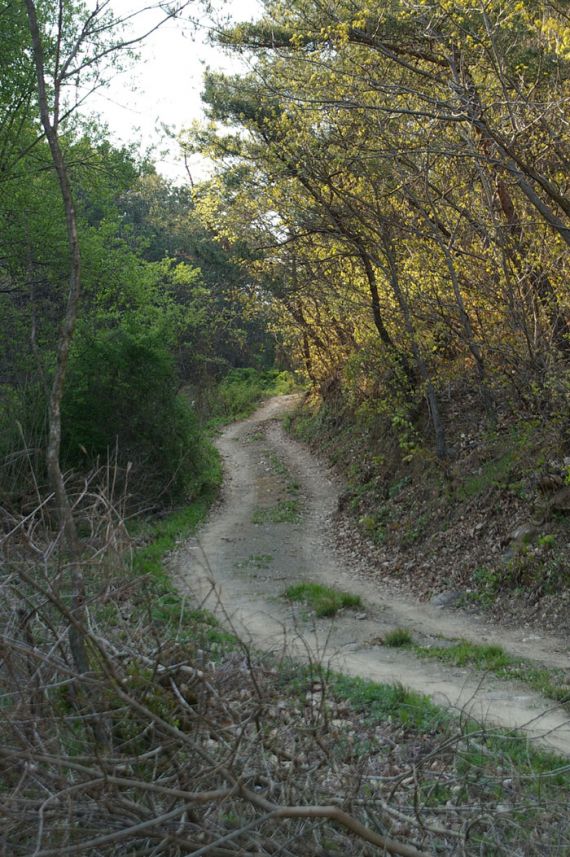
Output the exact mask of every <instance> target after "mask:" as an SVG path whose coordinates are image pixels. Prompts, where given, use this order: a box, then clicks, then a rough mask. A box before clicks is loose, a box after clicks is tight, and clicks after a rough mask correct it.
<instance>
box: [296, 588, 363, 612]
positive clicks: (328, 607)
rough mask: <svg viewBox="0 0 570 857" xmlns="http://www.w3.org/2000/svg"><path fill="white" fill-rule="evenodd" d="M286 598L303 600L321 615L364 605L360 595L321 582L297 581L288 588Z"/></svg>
mask: <svg viewBox="0 0 570 857" xmlns="http://www.w3.org/2000/svg"><path fill="white" fill-rule="evenodd" d="M284 596H285V598H288V599H289V601H302V602H304V603H305V604H307V605H308V606H309V607H310V608H311V610H314V611H315V613H316V615H317V616H319V617H325V616H334V615H335V614H336V613H338V611H339V610H342V608H343V607H362V599H361V598H360V596H359V595H351V593H349V592H341V591H339V590H338V589H332V588H331V587H330V586H323V585H322V584H321V583H296V584H294V585H293V586H290V587H289V589H286V590H285V592H284Z"/></svg>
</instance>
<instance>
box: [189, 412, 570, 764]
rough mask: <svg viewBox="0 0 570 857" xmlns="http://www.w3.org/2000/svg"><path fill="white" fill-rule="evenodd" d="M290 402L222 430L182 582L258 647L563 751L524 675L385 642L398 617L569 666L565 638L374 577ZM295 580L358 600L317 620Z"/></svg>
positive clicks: (566, 733)
mask: <svg viewBox="0 0 570 857" xmlns="http://www.w3.org/2000/svg"><path fill="white" fill-rule="evenodd" d="M295 401H296V397H295V396H283V397H280V398H277V399H271V400H270V401H268V402H266V403H265V404H264V405H262V406H261V407H260V408H259V409H258V410H257V411H256V413H255V414H254V415H253V416H252V417H250V418H249V419H247V420H244V421H243V422H240V423H235V424H233V425H231V426H230V427H229V428H227V429H226V430H225V431H224V432H223V433H222V435H221V436H220V438H219V439H218V441H217V445H218V447H219V449H220V452H221V454H222V457H223V461H224V473H225V482H224V491H223V497H222V501H221V503H220V504H219V505H218V506H217V507H216V509H214V511H213V512H212V514H211V516H210V518H209V520H208V522H207V523H206V524H205V525H204V527H203V528H202V530H201V532H200V534H199V536H198V538H197V539H192V540H190V541H189V542H187V543H185V544H184V545H183V546H181V548H180V550H179V551H178V552H177V554H176V556H175V558H174V561H173V570H174V574H175V579H176V581H177V584H178V585H179V587H180V588H181V589H182V590H183V591H189V592H190V593H191V594H192V596H193V598H195V599H197V600H199V601H201V602H204V606H206V607H207V608H208V609H210V610H212V611H213V612H215V613H217V614H218V615H219V616H220V617H221V618H222V621H223V622H225V623H226V624H228V625H231V626H232V627H233V628H234V629H235V630H236V631H237V632H238V633H239V634H240V635H241V636H242V638H243V639H246V640H248V641H251V642H252V643H253V644H254V645H255V646H256V647H258V648H262V649H264V650H270V651H275V652H279V651H282V650H283V649H284V648H285V647H286V648H287V650H288V652H289V653H290V654H293V655H295V656H299V657H301V658H304V659H306V658H307V657H309V656H310V657H319V658H323V659H324V660H325V661H326V662H327V663H330V664H331V666H332V667H333V668H334V669H336V670H339V671H342V672H345V673H348V674H351V675H359V676H362V677H364V678H368V679H372V680H375V681H381V682H395V681H398V682H401V683H402V684H404V685H405V686H407V687H410V688H412V689H414V690H418V691H421V692H423V693H426V694H428V695H429V696H430V697H431V698H432V699H433V700H434V701H435V702H437V703H439V704H442V705H446V706H448V707H452V708H456V709H458V710H459V709H464V710H467V711H469V713H470V714H471V715H472V716H473V717H476V718H478V719H480V720H481V721H485V722H486V723H489V724H493V725H500V726H508V727H519V728H522V729H524V730H525V732H526V733H527V734H528V736H529V737H531V738H532V739H536V740H540V741H541V742H542V743H544V744H547V745H548V746H549V747H550V748H551V749H554V750H556V751H558V752H561V753H564V754H565V755H568V756H570V719H569V717H568V715H567V714H566V713H565V712H564V711H562V710H561V709H560V708H559V707H557V706H556V705H555V703H552V702H551V701H548V700H545V699H543V698H541V697H540V696H539V695H538V694H536V693H535V692H533V691H531V690H529V688H528V687H526V686H525V685H523V684H520V683H517V682H501V681H499V680H498V679H496V678H494V677H492V676H483V677H482V675H481V673H480V672H476V671H472V670H471V671H470V670H466V669H460V668H457V667H453V666H447V665H445V664H442V663H439V662H437V661H431V660H423V659H421V660H419V659H417V658H415V657H414V656H413V655H412V654H411V653H409V652H406V651H403V650H399V649H390V648H386V647H385V646H382V645H381V642H379V638H381V637H382V635H384V634H385V633H386V632H387V631H389V630H391V629H393V628H395V627H406V628H409V629H410V630H411V631H412V632H413V633H414V636H415V637H416V638H418V637H419V638H422V642H425V641H429V639H430V637H432V638H435V636H444V637H446V638H459V637H461V638H463V639H467V640H471V641H474V642H478V643H481V642H486V643H499V644H500V645H501V646H503V648H504V649H505V650H507V651H508V652H510V653H512V654H514V655H521V656H524V657H526V658H530V659H532V660H535V661H537V662H539V663H542V664H545V665H548V666H556V667H562V668H565V669H568V668H569V667H570V658H569V654H568V644H567V642H565V641H563V640H559V639H555V638H546V637H545V638H541V639H540V640H537V639H536V637H530V638H529V637H528V636H525V631H524V629H522V630H520V631H511V630H507V629H504V628H500V627H497V626H493V625H492V624H490V623H488V622H486V621H484V620H481V619H479V617H477V618H474V617H472V616H470V615H468V614H463V613H461V612H459V611H456V610H453V611H450V610H442V609H438V608H435V607H433V606H431V605H428V604H422V603H419V602H417V601H414V600H413V599H412V598H411V597H407V596H406V597H405V596H403V595H402V594H401V593H400V594H395V593H394V592H393V591H390V590H389V589H388V588H386V586H385V585H383V584H382V583H379V582H378V580H377V578H373V577H372V574H371V570H370V569H367V568H366V566H365V563H362V562H359V561H358V560H356V561H352V560H348V561H347V559H346V558H343V556H342V555H341V554H339V553H338V552H337V551H336V550H335V548H334V538H333V532H332V529H333V527H334V520H333V514H334V512H335V510H336V508H337V502H338V497H339V494H340V492H341V491H342V486H341V485H340V483H339V482H338V481H337V479H336V478H335V476H334V475H333V474H332V472H331V471H330V470H329V469H328V468H327V467H326V466H325V465H323V463H322V462H320V461H319V460H318V459H317V458H315V456H313V455H312V454H311V453H310V452H309V451H308V450H307V449H306V448H305V447H304V446H303V445H302V444H299V443H297V442H296V441H294V440H292V439H291V438H290V437H288V436H287V435H286V434H285V432H284V431H283V429H282V427H281V424H280V422H279V418H280V417H281V416H283V415H284V414H285V413H286V412H287V410H288V409H290V408H291V407H292V406H293V405H294V404H295ZM300 581H312V582H321V583H327V584H329V585H333V586H337V587H339V588H341V589H344V590H345V591H349V592H352V593H358V594H359V595H360V596H361V597H362V601H363V604H364V609H363V611H362V612H360V613H359V612H357V611H348V610H344V611H341V613H340V614H338V615H337V617H336V618H335V619H334V620H329V619H318V620H315V619H313V618H312V617H311V615H309V614H308V613H307V611H306V610H305V609H304V608H302V607H300V606H299V605H290V604H288V602H287V601H286V599H284V598H283V597H282V595H283V592H284V590H285V589H287V587H288V586H290V585H291V584H292V583H296V582H300ZM528 633H529V632H528V630H527V631H526V635H528Z"/></svg>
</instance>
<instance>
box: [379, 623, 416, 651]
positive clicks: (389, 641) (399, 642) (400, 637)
mask: <svg viewBox="0 0 570 857" xmlns="http://www.w3.org/2000/svg"><path fill="white" fill-rule="evenodd" d="M412 642H413V640H412V635H411V633H410V632H409V631H408V629H407V628H394V630H393V631H389V632H388V633H387V634H386V636H385V637H384V645H385V646H389V647H390V648H391V649H401V648H403V647H404V646H411V645H412Z"/></svg>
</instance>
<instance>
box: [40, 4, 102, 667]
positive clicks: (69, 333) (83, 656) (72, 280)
mask: <svg viewBox="0 0 570 857" xmlns="http://www.w3.org/2000/svg"><path fill="white" fill-rule="evenodd" d="M25 4H26V11H27V15H28V23H29V29H30V35H31V40H32V51H33V58H34V65H35V69H36V78H37V87H38V102H39V108H40V118H41V122H42V126H43V129H44V133H45V135H46V139H47V141H48V144H49V148H50V152H51V157H52V163H53V166H54V170H55V173H56V175H57V179H58V183H59V187H60V192H61V198H62V201H63V206H64V209H65V219H66V225H67V241H68V248H69V262H70V272H69V291H68V295H67V304H66V309H65V314H64V317H63V321H62V325H61V329H60V335H59V340H58V345H57V362H56V368H55V373H54V377H53V381H52V385H51V391H50V396H49V405H48V422H49V435H48V444H47V451H46V463H47V472H48V478H49V482H50V487H51V490H52V491H53V495H54V499H55V508H56V515H57V520H58V524H59V527H60V530H61V532H62V533H63V537H64V541H65V545H66V547H67V551H68V553H69V556H70V571H71V580H72V587H73V611H74V616H75V619H76V623H75V624H72V626H71V628H70V646H71V652H72V656H73V659H74V662H75V666H76V668H77V670H78V672H80V673H84V672H87V671H88V669H89V660H88V657H87V652H86V648H85V640H84V638H83V635H82V634H81V631H80V627H81V624H83V622H84V619H85V587H84V581H83V574H82V571H81V566H80V562H79V542H78V538H77V529H76V526H75V521H74V518H73V511H72V508H71V504H70V502H69V497H68V495H67V491H66V488H65V481H64V478H63V473H62V471H61V464H60V453H61V402H62V398H63V390H64V385H65V375H66V370H67V364H68V360H69V351H70V348H71V343H72V339H73V331H74V328H75V322H76V319H77V311H78V305H79V295H80V287H81V253H80V248H79V237H78V234H77V218H76V214H75V206H74V203H73V195H72V192H71V187H70V183H69V177H68V174H67V168H66V165H65V161H64V157H63V152H62V150H61V146H60V142H59V136H58V132H57V125H58V116H57V115H54V116H53V117H50V111H49V106H48V96H47V91H46V79H45V66H44V50H43V44H42V39H41V35H40V30H39V26H38V20H37V14H36V7H35V4H34V0H25ZM56 87H57V83H56ZM55 95H56V97H58V93H56V94H55Z"/></svg>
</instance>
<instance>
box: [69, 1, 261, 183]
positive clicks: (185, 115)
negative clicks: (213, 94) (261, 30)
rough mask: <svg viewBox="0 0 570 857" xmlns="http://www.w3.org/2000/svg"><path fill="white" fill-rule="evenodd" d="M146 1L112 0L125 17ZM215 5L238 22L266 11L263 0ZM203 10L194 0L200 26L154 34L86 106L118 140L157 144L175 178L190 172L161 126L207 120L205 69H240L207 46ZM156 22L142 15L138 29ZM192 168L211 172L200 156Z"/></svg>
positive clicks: (160, 160)
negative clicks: (123, 70)
mask: <svg viewBox="0 0 570 857" xmlns="http://www.w3.org/2000/svg"><path fill="white" fill-rule="evenodd" d="M144 5H145V4H144V3H143V2H142V0H141V2H140V4H139V5H138V7H137V3H136V0H112V7H113V10H114V11H115V14H116V15H120V16H123V15H125V14H127V13H128V12H131V11H133V10H135V9H137V8H141V7H143V6H144ZM215 5H216V6H217V7H218V8H219V9H220V10H221V13H222V14H230V15H231V17H232V18H233V19H234V20H235V21H246V20H254V19H255V18H258V17H259V16H260V15H261V8H260V5H259V2H258V0H229V2H227V3H225V5H222V4H220V2H219V0H218V3H216V4H215ZM200 12H201V10H200V7H199V5H198V3H193V4H191V5H190V6H189V7H188V9H187V10H186V12H185V13H184V15H185V16H186V18H187V17H188V16H193V17H194V16H195V17H199V18H200V23H199V27H198V29H197V30H196V29H194V28H193V27H192V26H191V25H190V23H189V22H188V21H187V20H186V21H184V20H172V21H168V22H167V23H166V24H164V25H163V26H162V27H161V28H160V29H159V30H157V31H156V32H155V33H153V34H152V35H151V36H149V37H148V39H147V40H145V42H143V43H142V44H141V45H140V47H139V52H140V54H141V58H140V60H139V62H138V63H136V65H135V66H133V68H132V69H131V70H130V71H129V73H128V74H127V75H117V77H115V78H114V79H113V81H112V82H111V84H110V86H108V87H107V88H105V89H103V90H101V91H99V92H95V93H93V94H92V95H91V96H90V98H89V100H88V102H87V103H86V105H85V108H86V110H87V111H88V112H92V113H97V114H99V115H100V116H101V117H102V118H103V120H104V121H105V122H106V123H107V125H108V126H109V129H110V131H111V137H112V139H113V141H114V142H116V143H132V142H133V141H136V142H138V143H139V144H140V146H141V148H142V149H143V150H145V149H146V148H147V147H148V146H151V145H152V146H156V147H157V148H156V149H155V151H154V153H153V160H154V161H155V162H156V164H157V168H158V170H159V171H160V172H161V173H163V174H164V175H165V176H167V177H168V178H170V179H173V180H175V181H177V180H180V181H186V180H187V177H186V172H185V170H184V167H183V165H182V162H181V160H180V159H179V157H178V152H177V146H176V143H175V142H174V141H168V140H167V139H166V138H165V136H164V134H162V133H161V130H160V129H161V125H162V124H164V125H167V126H169V127H170V128H172V130H173V131H174V132H178V131H179V130H180V129H182V128H184V127H187V126H188V125H189V124H190V123H191V122H192V120H194V119H200V118H203V112H202V108H201V102H200V92H201V91H202V76H203V73H204V69H205V67H210V68H212V69H224V70H227V71H236V70H237V69H238V68H239V67H240V65H239V61H238V60H236V59H235V58H230V57H229V56H228V55H227V54H225V53H224V52H223V51H222V50H220V49H219V48H213V47H211V46H210V45H208V44H207V37H208V32H207V26H208V21H207V18H206V15H205V14H203V13H202V14H200ZM149 14H153V15H154V14H155V13H149ZM152 20H153V19H152V18H150V19H149V18H148V17H146V16H141V18H140V22H138V23H137V24H136V25H134V31H135V32H136V33H140V32H144V30H145V29H148V28H149V26H150V25H151V21H152ZM154 20H156V18H155V19H154ZM133 90H134V91H133ZM190 167H191V172H192V175H193V178H194V179H200V178H203V177H204V175H205V173H206V172H207V167H206V166H205V164H204V162H202V161H201V159H200V158H199V156H197V157H196V158H195V159H193V161H192V162H191V164H190Z"/></svg>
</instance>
